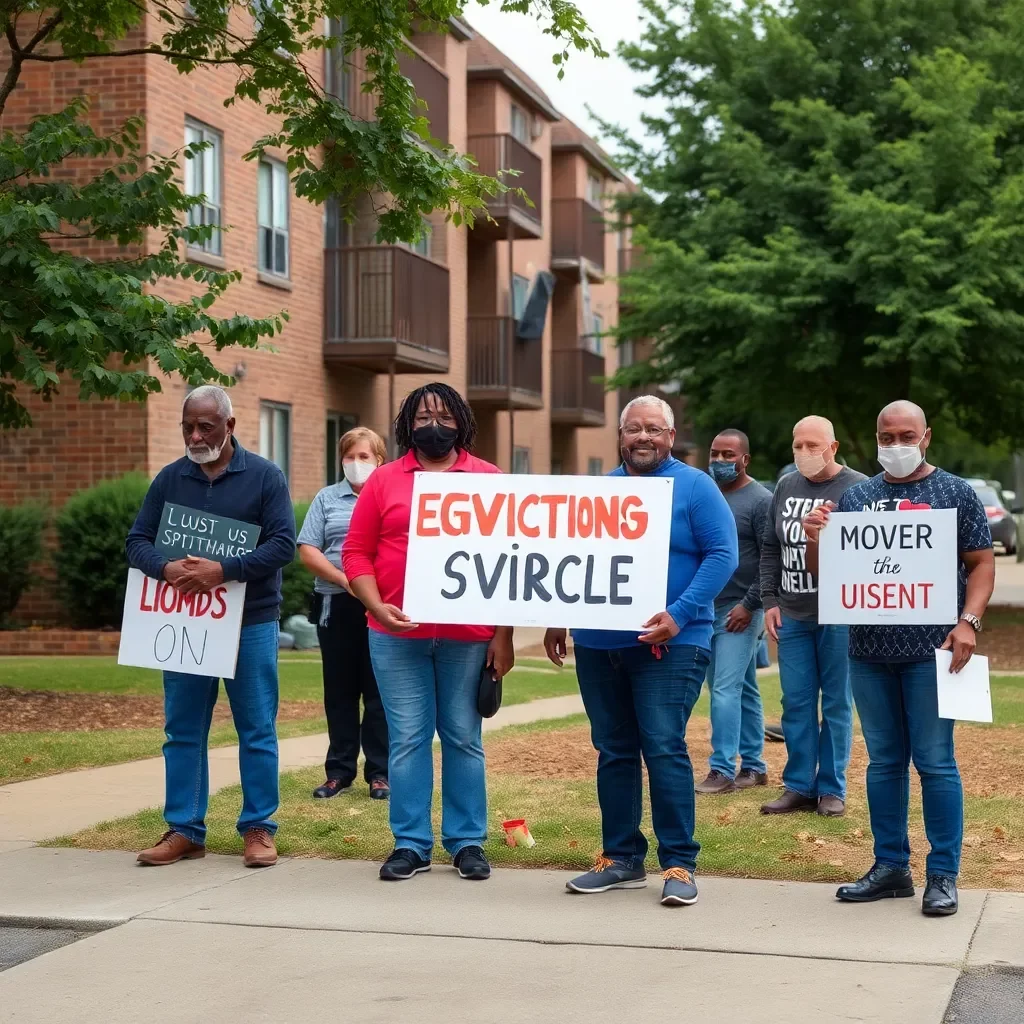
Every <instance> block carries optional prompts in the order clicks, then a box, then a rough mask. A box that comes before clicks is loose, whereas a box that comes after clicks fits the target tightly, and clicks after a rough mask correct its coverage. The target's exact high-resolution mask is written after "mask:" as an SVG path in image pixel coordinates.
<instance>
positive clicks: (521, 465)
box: [0, 20, 683, 603]
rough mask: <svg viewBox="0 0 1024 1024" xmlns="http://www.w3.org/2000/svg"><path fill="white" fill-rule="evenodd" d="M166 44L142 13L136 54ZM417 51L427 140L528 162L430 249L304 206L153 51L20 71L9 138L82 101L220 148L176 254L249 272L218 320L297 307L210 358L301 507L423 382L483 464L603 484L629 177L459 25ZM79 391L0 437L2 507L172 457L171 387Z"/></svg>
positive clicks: (336, 90)
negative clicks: (229, 377) (206, 225)
mask: <svg viewBox="0 0 1024 1024" xmlns="http://www.w3.org/2000/svg"><path fill="white" fill-rule="evenodd" d="M158 33H159V26H158V25H157V23H155V22H153V21H150V22H149V23H148V24H145V25H143V26H140V28H139V29H138V30H137V32H136V34H135V37H134V38H133V39H131V40H130V41H128V43H127V44H126V45H131V46H133V47H134V46H138V45H139V44H140V43H141V42H143V37H144V36H145V35H147V34H148V35H150V36H153V37H156V36H157V35H158ZM410 42H411V44H412V47H413V51H414V52H413V54H412V55H411V56H405V57H403V61H402V63H403V71H404V73H405V74H406V75H407V76H408V77H409V78H410V79H411V80H412V82H413V84H414V85H415V87H416V90H417V93H418V94H419V95H420V96H421V97H422V98H423V99H424V100H425V102H426V103H427V105H428V116H429V119H430V122H431V130H432V133H433V135H434V136H436V137H437V138H439V139H441V140H442V141H446V142H449V143H451V144H452V145H453V146H455V147H456V149H458V150H459V151H462V152H467V153H471V154H472V155H473V156H474V157H475V159H476V160H477V162H478V164H479V166H480V169H481V170H482V171H483V172H485V173H490V174H496V173H497V171H498V170H499V169H502V168H506V167H509V168H514V169H516V170H518V171H519V172H520V175H519V176H518V178H517V179H516V180H515V181H514V182H513V184H514V185H515V186H517V187H521V188H523V189H524V190H525V191H526V193H527V194H528V195H529V196H530V199H531V200H532V204H533V205H532V206H531V205H529V204H527V203H525V202H524V201H522V199H521V198H520V197H518V196H516V195H514V194H512V193H509V194H507V195H506V196H504V197H499V198H498V199H497V200H496V201H495V202H493V203H492V204H491V206H490V214H491V219H490V220H485V219H482V218H481V219H480V220H479V221H478V222H477V224H476V225H475V226H474V228H472V229H467V228H466V227H464V226H463V227H458V228H457V227H455V226H453V225H452V224H447V223H445V221H444V217H443V215H440V214H439V215H437V216H435V217H432V218H431V219H430V224H429V227H430V231H429V233H428V234H427V235H426V237H425V239H424V240H423V241H422V242H421V243H420V244H418V245H415V246H405V245H379V244H377V243H376V242H375V234H376V225H375V220H374V216H373V212H372V203H371V202H370V201H369V199H367V200H366V202H365V204H364V205H365V208H364V209H360V210H359V211H358V216H357V218H356V220H355V222H354V223H351V224H346V223H345V222H344V220H343V219H342V218H341V217H340V216H339V211H338V210H337V209H336V208H335V207H332V205H331V204H327V205H326V206H325V207H322V208H318V207H315V206H313V205H311V204H309V203H307V202H306V201H304V200H301V199H298V198H296V197H295V195H294V194H293V193H292V192H291V190H290V188H289V186H288V180H287V175H286V173H285V170H284V165H283V162H281V157H282V154H274V153H268V154H267V159H266V160H265V161H263V162H261V163H259V164H255V163H252V162H247V161H244V160H243V159H242V155H243V154H244V153H245V152H246V151H247V150H248V149H249V148H250V147H251V145H252V143H253V141H254V140H255V139H257V138H259V137H260V136H262V135H264V134H266V133H268V132H269V131H271V130H272V129H273V127H274V125H273V122H272V120H271V118H269V117H268V116H267V115H266V114H265V113H264V112H263V111H262V110H261V109H260V108H258V107H256V106H255V105H252V104H248V103H246V104H236V105H235V106H233V107H231V108H225V107H224V105H223V100H224V98H225V97H226V96H228V95H229V94H230V93H231V91H232V88H233V84H234V76H235V73H234V72H233V71H232V70H231V69H230V68H227V67H226V68H212V69H202V70H199V71H196V72H194V73H192V74H191V75H188V76H181V75H179V74H178V73H177V72H176V71H175V70H174V68H172V67H171V66H170V65H169V64H167V63H166V62H164V61H162V60H160V59H159V58H157V57H154V56H139V57H125V58H119V59H117V60H116V61H110V62H106V63H104V62H87V63H86V64H84V65H75V64H71V63H68V64H64V63H57V64H47V63H41V62H40V63H33V64H31V66H29V65H26V68H25V71H24V72H23V76H22V82H21V84H20V85H19V88H18V90H17V91H16V93H15V95H14V96H13V97H12V98H11V100H10V101H9V102H8V107H7V111H6V112H5V115H4V117H3V119H2V123H0V130H2V129H17V128H18V127H19V126H20V125H23V124H24V123H25V121H26V120H27V119H28V118H29V117H31V116H33V115H35V114H37V113H40V112H43V111H52V110H57V109H59V108H60V107H62V106H63V105H64V104H66V103H67V102H68V101H69V100H71V99H72V98H73V97H75V96H78V95H86V96H88V98H89V100H90V102H91V109H92V118H93V122H94V126H95V127H96V128H97V130H99V131H103V132H110V131H113V130H114V129H116V128H117V127H118V126H119V125H120V124H121V123H122V122H123V121H124V120H125V119H126V118H127V117H128V116H130V115H140V116H142V117H144V118H145V123H146V139H145V145H146V148H147V149H148V150H149V151H158V152H163V153H171V152H174V151H176V150H178V149H180V148H181V147H182V146H183V145H184V144H185V143H186V142H187V141H195V140H197V139H200V138H201V139H205V140H207V141H209V142H211V143H212V144H213V145H212V149H209V150H207V151H206V153H205V154H204V158H203V160H202V161H199V160H195V161H187V162H186V166H185V173H186V187H187V188H188V189H189V190H190V191H194V192H196V193H197V194H198V193H200V192H201V193H204V194H205V195H206V197H207V200H206V209H204V210H203V211H201V214H200V215H202V216H203V217H205V218H206V219H207V222H212V223H217V224H220V225H223V226H224V227H225V228H226V229H227V230H224V231H223V232H218V233H217V236H216V237H215V238H214V239H213V240H212V241H211V242H210V243H209V244H208V245H207V246H206V251H193V250H190V251H189V253H188V257H189V258H190V259H192V260H195V261H197V262H200V263H205V264H209V265H212V266H216V267H221V268H229V269H238V270H241V271H242V272H243V275H244V277H243V280H242V281H241V282H240V283H238V284H236V285H234V286H233V287H232V288H231V289H230V290H229V292H228V294H227V296H226V298H225V299H224V300H223V301H222V302H221V303H220V308H219V309H216V308H215V310H214V311H215V312H220V313H221V314H223V315H230V314H231V313H232V312H234V311H235V310H241V311H244V312H246V313H248V314H251V315H254V316H265V315H269V314H272V313H274V312H276V311H278V310H281V309H287V310H288V311H289V314H290V320H289V321H288V323H287V324H286V326H285V330H284V333H283V334H282V335H280V336H279V337H278V338H277V339H276V340H275V343H274V347H275V349H276V351H275V352H269V351H252V350H245V349H237V350H227V351H225V352H224V353H222V354H221V356H220V357H218V365H219V366H220V367H221V368H222V369H224V370H225V371H227V372H230V373H233V374H234V376H235V377H237V378H238V382H237V384H236V385H235V386H234V388H233V389H232V392H231V394H232V401H233V403H234V408H235V415H236V418H237V426H236V433H237V435H238V437H239V439H240V440H241V442H242V444H244V445H245V446H246V447H249V448H251V449H253V450H255V451H258V452H260V453H261V454H264V455H266V456H268V457H269V458H272V459H274V460H275V461H276V462H278V463H279V464H280V465H281V467H282V468H283V469H284V470H285V472H286V474H287V476H288V479H289V483H290V487H291V490H292V494H293V496H294V498H295V499H308V498H311V497H312V496H313V495H314V494H315V493H316V491H317V490H318V489H319V488H320V487H322V486H323V485H324V484H325V483H328V482H332V481H333V480H334V479H336V477H337V473H338V466H337V460H336V443H337V439H338V438H339V437H340V435H341V434H342V433H343V432H344V431H345V430H346V429H347V428H348V427H350V426H353V425H355V424H363V425H366V426H370V427H372V428H373V429H374V430H376V431H378V432H379V433H381V434H382V435H384V436H385V437H387V436H388V434H389V425H390V423H391V420H392V419H393V416H394V413H395V412H396V410H397V406H398V404H399V402H400V401H401V398H402V397H403V395H405V394H406V393H407V392H408V391H409V390H410V389H412V388H413V387H416V386H418V385H419V384H421V383H423V382H425V381H429V380H434V379H440V380H445V381H446V382H448V383H450V384H451V385H453V386H454V387H455V388H457V389H458V390H459V391H460V392H461V393H462V394H464V395H466V396H467V398H468V399H469V401H470V402H471V404H472V406H473V409H474V411H475V414H476V417H477V420H478V423H479V427H480V434H479V442H478V452H479V454H480V455H482V457H484V458H486V459H490V460H492V461H494V462H496V463H497V464H498V465H499V466H501V467H502V468H503V469H505V470H510V469H511V470H513V471H516V472H534V473H547V472H553V473H595V474H596V473H603V472H607V471H608V470H609V469H611V468H612V467H613V466H614V465H615V464H616V463H617V461H618V451H617V443H616V435H617V420H618V413H619V409H620V403H621V402H622V401H623V400H624V399H625V398H626V397H629V396H624V395H620V394H618V393H616V392H609V391H606V390H605V389H604V386H603V384H602V383H601V382H600V380H599V378H602V377H607V376H610V375H611V374H613V373H614V372H615V370H616V369H617V367H618V361H619V357H620V355H623V354H625V355H626V357H627V358H629V348H628V347H627V348H625V349H619V348H617V346H616V345H615V343H614V340H613V339H612V338H610V337H607V336H602V334H603V332H607V331H609V330H611V329H612V328H614V327H615V326H616V324H617V322H618V313H619V300H618V285H617V281H616V277H617V275H618V274H619V272H620V269H624V268H625V267H626V266H627V265H628V259H629V256H630V247H629V238H628V232H617V231H615V230H614V229H613V228H612V227H610V226H608V225H607V223H606V218H605V211H606V210H607V208H608V205H609V197H610V196H611V195H613V194H614V193H615V192H617V191H620V190H622V189H626V188H629V187H630V183H629V182H628V180H627V179H626V178H625V176H624V175H622V173H621V172H620V171H618V170H617V169H616V168H615V166H614V165H613V164H612V163H611V161H610V160H609V159H608V157H607V155H606V154H605V153H604V152H603V151H602V150H601V149H600V148H599V147H598V146H597V145H596V144H595V143H594V141H593V140H592V139H590V138H589V137H588V136H587V135H586V134H585V133H584V132H583V131H582V130H581V129H579V128H578V127H577V126H576V125H574V124H572V123H571V122H570V121H568V120H567V119H565V118H564V117H562V116H561V115H560V114H559V113H558V111H557V110H555V108H554V107H553V106H552V104H551V101H550V100H549V98H548V97H547V96H546V95H545V94H544V93H543V92H542V91H541V89H540V88H539V87H538V86H537V85H536V83H534V82H533V81H532V80H531V79H530V78H529V77H528V76H527V75H526V74H524V73H523V71H522V70H520V69H519V68H518V67H516V66H515V65H514V64H513V63H512V62H511V61H510V60H509V59H508V58H507V57H506V56H505V55H504V54H502V53H501V52H500V51H499V50H498V49H497V48H496V47H495V46H493V45H492V44H491V43H489V42H488V41H487V40H485V39H483V38H482V37H480V36H479V35H477V34H476V33H474V32H473V30H472V29H471V28H470V27H469V26H468V25H466V24H465V23H463V22H461V21H457V20H453V21H452V23H451V26H450V32H449V33H447V34H445V35H432V34H431V35H426V34H423V35H416V36H414V37H413V38H412V39H411V40H410ZM3 64H4V53H3V51H2V50H0V68H2V66H3ZM358 65H359V60H358V56H357V55H356V56H355V57H354V58H353V59H350V62H349V63H348V64H346V65H344V66H343V65H341V64H340V62H338V61H337V58H334V59H332V58H331V57H328V60H327V62H326V66H325V68H324V75H325V82H326V84H327V86H328V88H329V90H330V91H331V92H332V93H333V94H334V95H335V96H336V97H337V99H338V100H339V102H343V103H347V104H350V105H352V107H353V110H354V112H355V113H357V114H362V115H364V116H367V117H372V116H373V106H374V104H373V97H372V95H368V94H365V93H362V92H361V91H360V88H359V86H360V84H361V81H362V80H363V79H362V75H363V73H362V71H361V69H360V67H359V66H358ZM90 170H95V169H94V168H93V169H90ZM88 251H89V252H90V253H95V255H96V256H97V257H100V258H102V257H103V256H105V255H110V254H109V253H105V252H103V251H102V250H101V249H98V248H96V249H90V250H88ZM540 271H550V272H551V274H553V275H554V278H555V287H554V290H553V293H552V297H551V302H550V307H549V310H548V314H547V319H546V323H545V326H544V332H543V337H542V338H541V339H540V340H535V341H520V340H518V339H517V337H516V324H517V319H518V317H519V316H520V315H521V313H522V311H523V307H524V304H525V302H526V299H527V294H528V292H529V290H530V287H531V283H532V282H533V280H534V279H535V277H536V276H537V274H538V273H539V272H540ZM188 288H189V284H188V282H166V283H164V284H162V285H161V290H162V294H164V295H166V296H167V297H168V298H171V299H184V298H186V297H187V296H188V294H189V291H188ZM588 303H589V308H590V315H589V316H588V315H587V314H586V308H587V305H588ZM509 346H511V351H510V350H509ZM638 354H639V353H638ZM76 392H77V387H76V386H75V385H73V384H72V385H69V386H67V387H65V389H64V390H63V393H62V394H61V395H60V396H59V397H57V398H56V399H55V400H54V401H53V402H51V403H43V402H41V401H36V400H30V401H29V403H28V404H29V407H30V410H31V413H32V416H33V420H34V425H33V426H32V427H31V428H30V429H26V430H21V431H16V432H13V431H8V432H0V504H11V503H15V502H17V501H20V500H23V499H25V498H29V497H34V498H39V499H44V500H45V501H46V502H47V503H48V504H49V506H50V507H51V508H59V507H60V505H61V504H62V503H63V502H64V501H65V500H66V499H67V497H68V496H69V495H70V494H72V493H74V492H75V491H77V490H79V489H80V488H83V487H86V486H89V485H91V484H94V483H96V482H97V481H99V480H101V479H106V478H110V477H115V476H119V475H121V474H122V473H125V472H127V471H129V470H139V471H142V472H144V473H146V474H148V475H150V476H152V475H154V474H155V473H156V472H157V471H158V470H159V469H160V468H161V467H162V466H163V465H165V464H166V463H167V462H170V461H172V460H173V459H175V458H178V457H179V456H180V455H181V452H182V443H181V435H180V433H179V430H178V426H177V425H178V422H179V412H180V406H181V402H182V399H183V398H184V396H185V386H184V384H183V383H182V382H181V381H180V380H177V379H169V380H166V381H165V382H164V388H163V392H162V393H160V394H158V395H154V396H151V397H150V399H149V400H148V402H147V403H146V404H144V405H143V404H129V403H116V402H99V401H90V402H80V401H79V400H78V399H77V396H76ZM666 397H668V396H666ZM510 410H511V412H510ZM680 444H681V445H682V444H683V442H682V441H681V442H680ZM35 600H38V598H36V599H34V601H33V603H35Z"/></svg>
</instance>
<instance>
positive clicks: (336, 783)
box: [313, 779, 352, 800]
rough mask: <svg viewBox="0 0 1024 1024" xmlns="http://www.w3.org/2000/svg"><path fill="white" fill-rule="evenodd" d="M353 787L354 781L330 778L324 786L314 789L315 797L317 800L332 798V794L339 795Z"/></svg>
mask: <svg viewBox="0 0 1024 1024" xmlns="http://www.w3.org/2000/svg"><path fill="white" fill-rule="evenodd" d="M351 788H352V783H351V782H346V781H345V780H344V779H328V780H327V781H326V782H325V783H324V784H323V785H322V786H317V787H316V789H314V790H313V798H314V799H315V800H330V799H331V797H332V796H337V795H338V794H339V793H344V792H345V791H346V790H348V789H351Z"/></svg>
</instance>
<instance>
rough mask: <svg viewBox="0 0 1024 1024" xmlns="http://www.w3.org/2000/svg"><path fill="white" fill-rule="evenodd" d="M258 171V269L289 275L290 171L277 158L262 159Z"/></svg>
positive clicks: (269, 272) (281, 275)
mask: <svg viewBox="0 0 1024 1024" xmlns="http://www.w3.org/2000/svg"><path fill="white" fill-rule="evenodd" d="M259 174H260V177H259V186H258V187H259V221H260V258H259V268H260V270H264V271H266V272H267V273H268V274H277V275H279V276H280V277H287V276H288V171H287V169H286V168H285V166H284V164H282V163H278V162H277V161H276V160H261V161H260V169H259Z"/></svg>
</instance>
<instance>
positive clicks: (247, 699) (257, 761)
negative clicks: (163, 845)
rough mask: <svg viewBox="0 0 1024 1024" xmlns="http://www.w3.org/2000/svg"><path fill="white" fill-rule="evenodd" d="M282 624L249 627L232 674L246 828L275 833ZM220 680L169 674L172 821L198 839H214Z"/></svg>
mask: <svg viewBox="0 0 1024 1024" xmlns="http://www.w3.org/2000/svg"><path fill="white" fill-rule="evenodd" d="M277 641H278V625H277V622H259V623H256V624H255V625H252V626H243V627H242V631H241V637H240V639H239V643H238V661H237V663H236V664H235V678H234V679H225V680H224V689H225V690H227V694H228V701H229V702H230V704H231V717H232V719H234V723H235V730H236V731H237V732H238V770H239V774H240V775H241V779H242V813H241V814H240V815H239V818H238V831H239V832H240V833H242V834H244V833H245V832H246V831H248V830H249V829H251V828H265V829H266V830H267V831H268V832H270V833H271V834H273V833H274V832H276V831H277V823H276V822H275V821H274V820H273V814H274V812H275V811H276V810H277V805H278V788H277V726H276V721H277V695H278V693H277ZM219 683H220V681H219V680H218V679H217V677H216V676H192V675H185V674H183V673H181V672H165V673H164V719H165V725H164V733H165V734H166V736H167V741H166V742H165V743H164V769H165V771H166V778H167V802H166V804H165V806H164V818H165V819H166V821H167V824H168V826H169V827H170V828H171V829H173V830H174V831H175V832H180V833H181V835H183V836H185V837H186V838H187V839H191V840H192V842H194V843H203V842H205V841H206V805H207V802H208V800H209V796H210V765H209V762H208V760H207V744H208V741H209V738H210V722H211V721H212V719H213V706H214V704H216V703H217V692H218V689H219Z"/></svg>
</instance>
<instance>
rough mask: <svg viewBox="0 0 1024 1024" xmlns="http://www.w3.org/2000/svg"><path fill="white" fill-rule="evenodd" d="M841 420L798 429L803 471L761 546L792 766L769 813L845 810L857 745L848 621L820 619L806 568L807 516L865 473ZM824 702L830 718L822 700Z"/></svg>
mask: <svg viewBox="0 0 1024 1024" xmlns="http://www.w3.org/2000/svg"><path fill="white" fill-rule="evenodd" d="M838 451H839V442H838V441H836V435H835V431H834V430H833V428H832V424H831V423H830V422H829V421H828V420H827V419H825V418H824V417H822V416H807V417H805V418H804V419H802V420H801V421H800V422H799V423H797V425H796V426H795V427H794V428H793V461H794V462H795V463H796V467H797V472H795V473H789V474H788V475H786V476H784V477H783V478H782V479H781V480H780V481H779V482H778V485H777V486H776V488H775V494H774V496H773V497H772V504H771V511H770V513H769V520H768V523H767V526H766V528H765V535H764V544H763V547H762V550H761V600H762V601H763V602H764V608H765V626H766V628H767V630H768V632H769V633H770V634H771V636H772V638H773V639H775V640H776V641H778V645H779V677H780V679H781V682H782V732H783V734H784V735H785V738H786V755H787V759H786V767H785V769H784V770H783V772H782V785H783V787H784V789H783V792H782V795H781V796H780V797H779V798H778V799H777V800H772V801H771V802H769V803H766V804H764V806H763V807H762V808H761V813H762V814H790V813H792V812H794V811H814V810H817V812H818V813H819V814H821V815H824V816H826V817H839V816H840V815H842V814H845V813H846V765H847V763H848V762H849V760H850V745H851V743H852V742H853V698H852V696H851V693H850V663H849V650H848V647H849V627H848V626H821V625H819V624H818V589H817V586H816V584H815V581H814V578H813V577H812V576H811V574H810V573H809V572H808V571H807V537H806V536H805V535H804V529H803V525H802V523H801V520H802V519H803V517H804V516H805V515H807V514H808V513H809V512H811V511H812V510H813V509H815V508H817V507H818V506H819V505H822V504H824V503H825V502H826V501H831V502H834V503H835V504H838V503H839V499H840V498H841V497H842V496H843V493H844V492H845V491H846V489H847V488H848V487H851V486H852V485H853V484H855V483H859V482H860V481H861V480H864V479H865V477H864V474H863V473H857V472H854V471H853V470H852V469H848V468H847V467H845V466H843V465H840V463H838V462H836V453H837V452H838ZM819 698H820V700H821V720H820V721H819V719H818V700H819Z"/></svg>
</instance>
